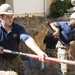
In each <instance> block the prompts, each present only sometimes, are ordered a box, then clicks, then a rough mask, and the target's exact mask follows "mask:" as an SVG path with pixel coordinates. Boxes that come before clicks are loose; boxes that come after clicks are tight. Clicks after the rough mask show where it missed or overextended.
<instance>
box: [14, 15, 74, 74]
mask: <svg viewBox="0 0 75 75" xmlns="http://www.w3.org/2000/svg"><path fill="white" fill-rule="evenodd" d="M59 20H65V19H64V18H58V19H49V18H45V17H37V16H33V17H28V16H25V17H15V18H14V21H15V22H16V23H18V24H21V25H23V26H24V27H25V29H26V31H27V32H28V33H29V34H30V35H31V36H32V37H33V38H34V39H35V41H36V43H37V44H38V46H39V47H40V48H41V49H42V50H43V51H44V50H45V45H44V43H43V39H44V37H45V36H46V35H47V33H49V32H50V33H51V32H52V31H51V29H50V28H49V26H48V25H47V22H53V21H59ZM66 20H67V18H66ZM72 48H73V50H72V51H71V52H72V54H73V57H74V56H75V52H74V48H75V47H74V45H73V47H72ZM20 50H21V51H22V52H28V53H33V52H32V51H31V50H30V49H29V48H28V47H27V46H26V45H25V44H24V43H23V42H21V43H20ZM25 63H27V64H28V61H25ZM40 64H41V62H40V61H38V60H36V59H34V71H32V70H31V69H29V67H28V66H27V68H28V70H26V71H25V72H26V73H27V74H26V75H59V74H58V70H59V68H58V67H59V66H58V63H55V62H45V69H44V70H43V71H41V70H40ZM69 66H70V67H68V72H73V73H74V74H75V72H74V69H75V66H72V65H69ZM72 67H73V68H72ZM29 71H30V73H29ZM68 75H72V74H69V73H68Z"/></svg>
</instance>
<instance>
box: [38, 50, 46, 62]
mask: <svg viewBox="0 0 75 75" xmlns="http://www.w3.org/2000/svg"><path fill="white" fill-rule="evenodd" d="M38 56H39V61H45V57H47V54H46V53H44V52H43V51H41V52H40V53H38Z"/></svg>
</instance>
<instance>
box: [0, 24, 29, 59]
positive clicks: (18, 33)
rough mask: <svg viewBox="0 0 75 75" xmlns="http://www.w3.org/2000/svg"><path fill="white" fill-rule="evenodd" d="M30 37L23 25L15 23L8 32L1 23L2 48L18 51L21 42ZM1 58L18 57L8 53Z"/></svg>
mask: <svg viewBox="0 0 75 75" xmlns="http://www.w3.org/2000/svg"><path fill="white" fill-rule="evenodd" d="M29 37H30V36H29V35H28V34H27V32H26V31H25V29H24V27H22V26H21V25H18V24H15V23H13V24H12V28H11V29H10V31H9V32H7V31H6V30H5V29H4V28H3V27H2V24H1V23H0V46H2V47H4V49H9V50H12V51H18V47H19V42H20V40H22V41H24V42H25V41H26V40H27V39H28V38H29ZM1 56H3V57H4V58H8V59H12V58H14V57H16V55H13V54H8V53H4V54H1Z"/></svg>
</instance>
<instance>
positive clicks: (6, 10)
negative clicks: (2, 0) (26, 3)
mask: <svg viewBox="0 0 75 75" xmlns="http://www.w3.org/2000/svg"><path fill="white" fill-rule="evenodd" d="M0 14H14V12H13V10H12V7H11V6H10V5H9V4H2V5H1V6H0Z"/></svg>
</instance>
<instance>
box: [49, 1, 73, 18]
mask: <svg viewBox="0 0 75 75" xmlns="http://www.w3.org/2000/svg"><path fill="white" fill-rule="evenodd" d="M71 6H72V5H71V2H70V0H64V1H60V0H56V1H54V2H53V3H52V4H51V5H50V15H49V16H52V17H54V18H57V17H60V16H63V15H64V13H67V9H69V8H70V7H71Z"/></svg>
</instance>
